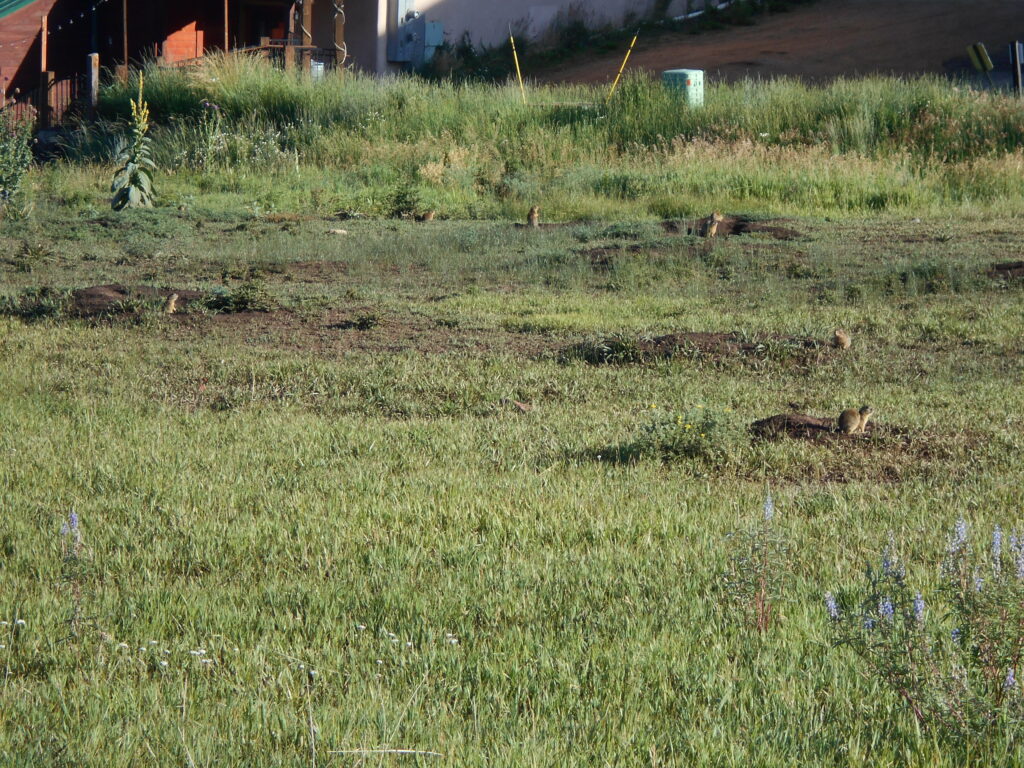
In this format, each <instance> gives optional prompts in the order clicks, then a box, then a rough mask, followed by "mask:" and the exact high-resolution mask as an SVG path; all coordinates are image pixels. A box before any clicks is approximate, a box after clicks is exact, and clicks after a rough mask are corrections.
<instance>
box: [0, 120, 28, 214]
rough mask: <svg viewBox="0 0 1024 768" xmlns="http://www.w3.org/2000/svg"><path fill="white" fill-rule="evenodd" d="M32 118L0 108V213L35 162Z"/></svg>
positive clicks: (18, 189) (13, 196)
mask: <svg viewBox="0 0 1024 768" xmlns="http://www.w3.org/2000/svg"><path fill="white" fill-rule="evenodd" d="M32 140H33V139H32V121H31V120H29V119H27V118H23V117H18V116H17V115H15V114H14V112H13V111H11V110H10V109H0V216H2V215H3V213H4V211H5V209H6V208H7V207H8V206H10V205H11V204H12V203H13V202H15V201H16V199H17V198H18V196H19V194H20V192H21V185H22V182H23V181H24V179H25V174H26V173H28V169H29V166H31V165H32Z"/></svg>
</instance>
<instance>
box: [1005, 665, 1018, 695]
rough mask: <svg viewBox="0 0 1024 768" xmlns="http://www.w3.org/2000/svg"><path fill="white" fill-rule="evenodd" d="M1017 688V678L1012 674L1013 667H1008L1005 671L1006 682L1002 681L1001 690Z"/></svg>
mask: <svg viewBox="0 0 1024 768" xmlns="http://www.w3.org/2000/svg"><path fill="white" fill-rule="evenodd" d="M1016 686H1017V676H1016V675H1015V674H1014V671H1013V667H1010V668H1009V669H1008V670H1007V671H1006V680H1004V681H1003V688H1005V689H1006V690H1010V689H1011V688H1015V687H1016Z"/></svg>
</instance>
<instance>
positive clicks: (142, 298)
mask: <svg viewBox="0 0 1024 768" xmlns="http://www.w3.org/2000/svg"><path fill="white" fill-rule="evenodd" d="M175 293H176V294H178V305H179V306H182V307H184V306H187V305H188V304H191V303H192V302H194V301H198V300H199V299H201V298H202V297H203V293H202V292H201V291H190V290H187V289H184V288H153V287H152V286H148V285H136V286H124V285H118V284H112V285H94V286H91V287H89V288H78V289H76V290H74V291H72V292H71V298H70V303H69V305H68V308H67V314H68V315H70V316H71V317H81V318H99V317H114V316H117V315H137V314H139V313H140V312H141V311H142V309H143V307H144V305H145V304H147V303H152V302H157V301H161V300H166V299H167V298H168V297H169V296H171V295H172V294H175Z"/></svg>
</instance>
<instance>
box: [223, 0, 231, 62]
mask: <svg viewBox="0 0 1024 768" xmlns="http://www.w3.org/2000/svg"><path fill="white" fill-rule="evenodd" d="M229 45H230V41H229V39H228V0H224V51H225V52H227V50H228V46H229Z"/></svg>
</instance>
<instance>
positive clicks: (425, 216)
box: [416, 211, 434, 221]
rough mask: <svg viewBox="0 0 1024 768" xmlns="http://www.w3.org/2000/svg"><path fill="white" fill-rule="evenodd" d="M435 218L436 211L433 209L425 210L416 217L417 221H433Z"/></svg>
mask: <svg viewBox="0 0 1024 768" xmlns="http://www.w3.org/2000/svg"><path fill="white" fill-rule="evenodd" d="M433 220H434V212H433V211H425V212H423V213H421V214H420V215H419V216H417V217H416V221H433Z"/></svg>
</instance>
